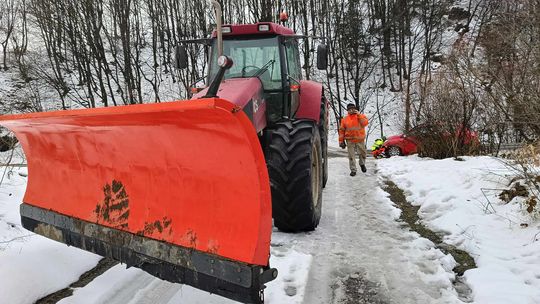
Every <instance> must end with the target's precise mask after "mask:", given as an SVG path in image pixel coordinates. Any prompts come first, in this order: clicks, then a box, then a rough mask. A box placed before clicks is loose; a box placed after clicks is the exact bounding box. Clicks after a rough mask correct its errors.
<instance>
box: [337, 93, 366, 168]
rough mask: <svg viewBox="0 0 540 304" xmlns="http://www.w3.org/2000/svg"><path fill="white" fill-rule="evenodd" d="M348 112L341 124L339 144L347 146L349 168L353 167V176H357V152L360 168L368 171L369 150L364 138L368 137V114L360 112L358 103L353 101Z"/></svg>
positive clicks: (348, 106)
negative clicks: (367, 154) (357, 106)
mask: <svg viewBox="0 0 540 304" xmlns="http://www.w3.org/2000/svg"><path fill="white" fill-rule="evenodd" d="M347 113H348V115H347V117H345V118H343V119H342V120H341V126H340V127H339V146H340V147H341V148H342V149H345V148H346V147H347V152H349V168H350V169H351V176H355V175H356V162H355V158H356V155H355V154H356V153H358V154H359V155H360V160H359V163H360V169H362V172H366V171H367V170H366V153H367V152H366V145H365V143H364V139H365V138H366V129H365V127H366V126H367V125H368V119H367V117H366V115H364V114H361V113H358V109H357V108H356V105H354V104H352V103H350V104H348V105H347ZM345 142H347V143H345Z"/></svg>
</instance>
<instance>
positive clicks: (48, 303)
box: [35, 259, 118, 304]
mask: <svg viewBox="0 0 540 304" xmlns="http://www.w3.org/2000/svg"><path fill="white" fill-rule="evenodd" d="M117 264H118V262H117V261H114V260H111V259H101V260H100V261H99V262H98V264H97V266H96V267H94V268H92V269H90V270H88V271H87V272H85V273H83V274H82V275H81V276H80V277H79V280H77V281H76V282H74V283H72V284H71V285H69V287H66V288H64V289H61V290H59V291H57V292H55V293H51V294H50V295H48V296H45V297H43V298H41V299H39V300H37V301H36V302H35V304H53V303H57V302H58V301H60V300H62V299H64V298H67V297H70V296H72V295H73V290H74V289H75V288H82V287H84V286H86V285H88V283H90V282H92V280H94V279H95V278H96V277H98V276H100V275H102V274H103V273H104V272H105V271H107V270H109V269H110V268H111V267H113V266H115V265H117Z"/></svg>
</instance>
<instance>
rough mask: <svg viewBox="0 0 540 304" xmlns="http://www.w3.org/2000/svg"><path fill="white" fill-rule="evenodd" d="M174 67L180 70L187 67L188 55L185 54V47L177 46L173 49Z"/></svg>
mask: <svg viewBox="0 0 540 304" xmlns="http://www.w3.org/2000/svg"><path fill="white" fill-rule="evenodd" d="M174 67H175V68H177V69H180V70H182V69H185V68H187V67H188V54H187V50H186V46H184V45H178V46H177V47H176V48H175V50H174Z"/></svg>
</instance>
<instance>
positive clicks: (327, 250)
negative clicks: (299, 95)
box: [59, 151, 460, 304]
mask: <svg viewBox="0 0 540 304" xmlns="http://www.w3.org/2000/svg"><path fill="white" fill-rule="evenodd" d="M337 155H340V154H339V151H338V153H334V157H332V158H331V159H330V162H329V165H330V166H329V168H330V178H329V180H328V184H327V186H326V188H325V190H324V202H323V215H322V218H321V222H320V225H319V227H318V228H317V230H316V231H314V232H310V233H302V234H286V233H281V232H278V231H274V232H273V235H272V258H271V262H270V263H271V266H272V267H275V268H278V270H279V276H278V278H277V279H276V280H275V281H273V282H271V283H269V284H268V288H267V289H266V291H265V296H266V301H265V303H273V304H284V303H293V304H294V303H298V304H300V303H305V304H319V303H320V304H329V303H336V304H337V303H460V301H459V300H458V297H457V294H456V292H455V290H454V289H453V287H452V283H451V280H452V279H453V278H454V274H453V273H452V271H451V269H452V268H453V267H454V263H455V262H454V260H453V258H452V257H450V256H445V255H443V254H442V253H441V252H440V251H439V250H437V249H434V246H433V244H432V243H431V242H430V241H428V240H426V239H423V238H419V236H418V235H417V234H416V233H412V232H409V231H408V229H407V228H403V227H401V224H400V223H399V222H397V221H396V218H397V217H398V215H399V212H398V211H397V209H395V208H394V207H393V206H392V204H391V202H390V200H389V199H388V198H387V195H386V193H385V192H383V191H382V190H381V189H380V186H379V184H378V183H379V181H378V178H377V174H376V172H375V170H376V166H375V161H374V160H373V159H369V160H368V173H367V174H359V175H357V176H355V177H350V176H349V168H348V160H347V159H346V157H345V156H339V157H336V156H337ZM59 303H62V304H67V303H73V304H75V303H76V304H81V303H92V304H96V303H111V304H115V303H118V304H120V303H121V304H126V303H129V304H150V303H164V304H178V303H186V304H198V303H201V304H202V303H205V304H208V303H210V304H212V303H236V302H233V301H230V300H227V299H224V298H221V297H219V296H215V295H210V294H208V293H206V292H202V291H199V290H196V289H193V288H191V287H189V286H183V285H179V284H172V283H168V282H164V281H161V280H159V279H156V278H154V277H152V276H150V275H148V274H146V273H145V272H143V271H141V270H138V269H134V268H131V269H127V270H126V269H125V266H124V265H117V266H115V267H113V268H111V269H110V270H109V271H107V272H105V273H104V274H103V275H101V276H100V277H98V278H96V279H95V280H94V281H93V282H91V283H90V284H88V285H87V286H86V287H84V288H80V289H77V290H76V291H75V293H74V295H73V296H71V297H68V298H65V299H63V300H61V301H60V302H59Z"/></svg>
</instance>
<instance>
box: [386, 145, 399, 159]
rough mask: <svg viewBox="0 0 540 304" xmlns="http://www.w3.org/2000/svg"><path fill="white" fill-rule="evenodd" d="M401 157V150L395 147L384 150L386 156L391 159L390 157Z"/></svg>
mask: <svg viewBox="0 0 540 304" xmlns="http://www.w3.org/2000/svg"><path fill="white" fill-rule="evenodd" d="M400 155H401V149H400V148H399V147H396V146H390V147H388V148H386V156H387V157H392V156H400Z"/></svg>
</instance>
